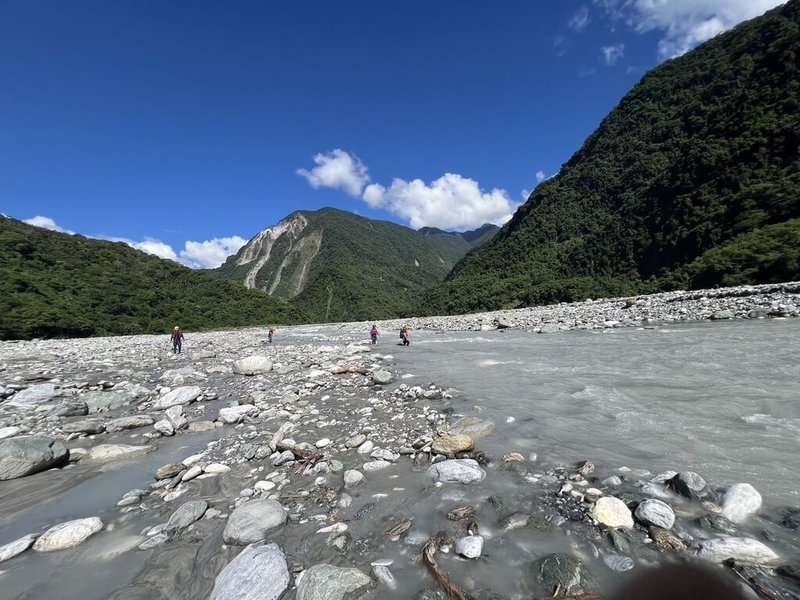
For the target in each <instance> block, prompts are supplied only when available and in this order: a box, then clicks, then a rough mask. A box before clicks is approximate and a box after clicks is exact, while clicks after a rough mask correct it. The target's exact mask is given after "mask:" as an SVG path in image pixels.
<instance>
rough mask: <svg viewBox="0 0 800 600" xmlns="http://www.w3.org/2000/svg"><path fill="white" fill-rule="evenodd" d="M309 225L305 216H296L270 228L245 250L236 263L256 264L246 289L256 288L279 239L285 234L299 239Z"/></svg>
mask: <svg viewBox="0 0 800 600" xmlns="http://www.w3.org/2000/svg"><path fill="white" fill-rule="evenodd" d="M307 225H308V220H306V218H305V217H304V216H303V215H295V216H294V217H293V218H292V219H287V220H286V221H281V222H280V223H278V224H277V225H275V226H274V227H270V228H269V229H265V230H264V231H262V232H261V233H259V234H258V235H257V236H256V238H255V239H254V240H253V242H252V244H250V245H248V247H247V248H245V251H244V253H243V254H242V256H240V257H239V259H238V260H237V261H236V264H237V265H246V264H249V263H251V262H253V261H255V264H254V265H253V266H252V267H251V268H250V270H249V271H248V272H247V275H246V276H245V279H244V285H245V287H249V288H254V287H256V277H257V276H258V273H259V272H260V271H261V269H262V268H264V265H266V264H267V262H268V261H269V258H270V255H271V254H272V248H273V247H274V246H275V243H276V242H277V241H278V239H279V238H280V237H281V236H282V235H283V234H288V235H289V237H290V238H293V239H297V238H298V237H299V236H300V234H301V233H302V231H303V229H305V228H306V226H307ZM290 244H291V243H290ZM270 293H272V291H270Z"/></svg>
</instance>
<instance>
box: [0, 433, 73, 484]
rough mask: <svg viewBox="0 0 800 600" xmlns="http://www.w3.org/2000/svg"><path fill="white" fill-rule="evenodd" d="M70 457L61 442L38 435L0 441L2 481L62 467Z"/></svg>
mask: <svg viewBox="0 0 800 600" xmlns="http://www.w3.org/2000/svg"><path fill="white" fill-rule="evenodd" d="M68 457H69V452H68V451H67V448H66V447H65V446H64V444H63V443H61V442H60V441H59V440H54V439H51V438H47V437H43V436H37V435H29V436H20V437H12V438H6V439H4V440H0V481H4V480H7V479H16V478H17V477H25V476H26V475H32V474H33V473H38V472H39V471H44V470H45V469H49V468H50V467H58V466H61V465H63V464H65V463H66V462H67V460H68Z"/></svg>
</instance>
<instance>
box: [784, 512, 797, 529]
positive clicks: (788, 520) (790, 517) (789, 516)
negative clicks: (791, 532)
mask: <svg viewBox="0 0 800 600" xmlns="http://www.w3.org/2000/svg"><path fill="white" fill-rule="evenodd" d="M781 525H783V526H784V527H786V528H787V529H800V508H787V509H786V510H785V511H784V513H783V518H782V519H781Z"/></svg>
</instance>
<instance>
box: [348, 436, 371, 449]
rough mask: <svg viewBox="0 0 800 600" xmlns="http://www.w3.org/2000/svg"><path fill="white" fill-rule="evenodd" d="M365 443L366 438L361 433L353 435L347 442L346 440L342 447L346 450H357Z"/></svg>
mask: <svg viewBox="0 0 800 600" xmlns="http://www.w3.org/2000/svg"><path fill="white" fill-rule="evenodd" d="M366 441H367V436H366V435H364V434H363V433H359V434H358V435H355V436H353V437H351V438H350V439H349V440H347V441H346V442H345V443H344V445H345V446H347V447H348V448H358V447H359V446H360V445H361V444H363V443H364V442H366Z"/></svg>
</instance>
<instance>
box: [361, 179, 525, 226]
mask: <svg viewBox="0 0 800 600" xmlns="http://www.w3.org/2000/svg"><path fill="white" fill-rule="evenodd" d="M364 201H365V202H367V204H369V205H370V206H371V207H372V208H383V209H385V210H388V211H389V212H391V213H392V214H394V215H397V216H399V217H402V218H403V219H405V220H407V221H408V222H409V224H410V225H411V227H413V228H414V229H419V228H420V227H438V228H440V229H467V228H473V227H479V226H481V225H483V224H484V223H494V224H496V225H502V224H503V223H505V222H506V221H508V219H510V218H511V215H512V214H513V213H514V210H516V208H517V207H518V206H519V204H518V203H515V202H513V201H512V200H511V199H510V198H509V197H508V194H507V193H506V191H505V190H501V189H497V188H495V189H492V190H491V191H484V190H482V189H481V188H480V186H479V185H478V182H477V181H475V180H473V179H467V178H465V177H462V176H461V175H458V174H456V173H445V174H444V175H443V176H442V177H440V178H439V179H437V180H435V181H432V182H431V183H430V184H427V183H425V182H424V181H422V180H421V179H414V180H413V181H405V180H404V179H400V178H395V179H394V180H393V181H392V184H391V185H390V186H389V187H388V188H387V187H384V186H381V185H380V184H373V185H370V186H368V188H367V190H365V193H364Z"/></svg>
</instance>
